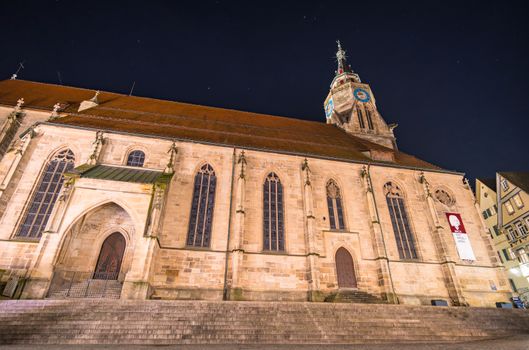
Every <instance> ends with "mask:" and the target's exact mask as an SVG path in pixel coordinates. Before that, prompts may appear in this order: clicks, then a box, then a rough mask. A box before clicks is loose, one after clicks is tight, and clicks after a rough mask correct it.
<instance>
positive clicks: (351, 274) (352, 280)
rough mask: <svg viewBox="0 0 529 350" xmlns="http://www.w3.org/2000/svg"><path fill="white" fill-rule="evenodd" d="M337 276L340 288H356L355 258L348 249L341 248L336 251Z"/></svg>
mask: <svg viewBox="0 0 529 350" xmlns="http://www.w3.org/2000/svg"><path fill="white" fill-rule="evenodd" d="M335 261H336V274H337V276H338V287H339V288H356V286H357V285H356V275H355V270H354V264H353V257H352V256H351V254H349V252H348V251H347V249H345V248H340V249H338V251H336V258H335Z"/></svg>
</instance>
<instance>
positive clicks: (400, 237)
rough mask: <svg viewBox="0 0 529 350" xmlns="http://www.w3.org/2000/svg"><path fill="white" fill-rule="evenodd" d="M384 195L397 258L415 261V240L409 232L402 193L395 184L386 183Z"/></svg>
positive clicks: (408, 222)
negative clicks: (397, 254) (397, 252)
mask: <svg viewBox="0 0 529 350" xmlns="http://www.w3.org/2000/svg"><path fill="white" fill-rule="evenodd" d="M384 193H385V194H386V202H387V204H388V209H389V216H390V217H391V224H392V225H393V232H394V234H395V240H396V241H397V249H398V251H399V256H400V258H401V259H417V249H416V248H415V238H414V237H413V233H412V232H411V227H410V221H409V219H408V213H407V212H406V207H405V205H404V198H403V194H402V191H401V190H400V188H399V187H398V186H397V185H396V184H394V183H392V182H388V183H386V184H385V185H384Z"/></svg>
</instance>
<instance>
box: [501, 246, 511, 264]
mask: <svg viewBox="0 0 529 350" xmlns="http://www.w3.org/2000/svg"><path fill="white" fill-rule="evenodd" d="M501 251H502V253H503V256H504V257H505V261H510V260H511V254H510V252H509V250H508V249H506V248H504V249H502V250H501Z"/></svg>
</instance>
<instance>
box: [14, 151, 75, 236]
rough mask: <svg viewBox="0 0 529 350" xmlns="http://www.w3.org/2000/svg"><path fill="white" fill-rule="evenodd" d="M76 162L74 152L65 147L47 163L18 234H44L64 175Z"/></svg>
mask: <svg viewBox="0 0 529 350" xmlns="http://www.w3.org/2000/svg"><path fill="white" fill-rule="evenodd" d="M74 162H75V156H74V154H73V152H72V151H71V150H69V149H65V150H63V151H60V152H58V153H57V154H56V155H55V156H53V157H52V158H51V160H49V161H48V162H47V163H46V165H45V167H44V171H43V173H42V175H41V176H40V178H39V180H38V184H37V187H36V190H35V192H34V193H33V195H32V196H31V200H30V202H29V206H28V208H27V210H26V213H25V214H24V219H23V220H22V221H21V222H22V224H21V225H20V227H19V229H18V232H17V234H16V236H18V237H27V238H40V236H42V231H43V230H44V228H45V227H46V224H47V223H48V219H49V217H50V214H51V211H52V210H53V207H54V206H55V201H56V200H57V196H58V195H59V192H60V190H61V187H62V184H63V182H64V178H63V175H64V173H65V172H68V171H71V170H72V169H73V168H74Z"/></svg>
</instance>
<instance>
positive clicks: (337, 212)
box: [326, 180, 345, 230]
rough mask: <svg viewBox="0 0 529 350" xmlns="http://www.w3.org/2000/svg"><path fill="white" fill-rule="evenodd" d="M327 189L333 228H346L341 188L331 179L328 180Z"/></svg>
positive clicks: (330, 220)
mask: <svg viewBox="0 0 529 350" xmlns="http://www.w3.org/2000/svg"><path fill="white" fill-rule="evenodd" d="M326 190H327V206H328V208H329V222H330V225H331V230H345V224H344V219H343V208H342V196H341V194H340V188H339V187H338V185H337V184H336V182H335V181H334V180H329V182H327V186H326Z"/></svg>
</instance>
